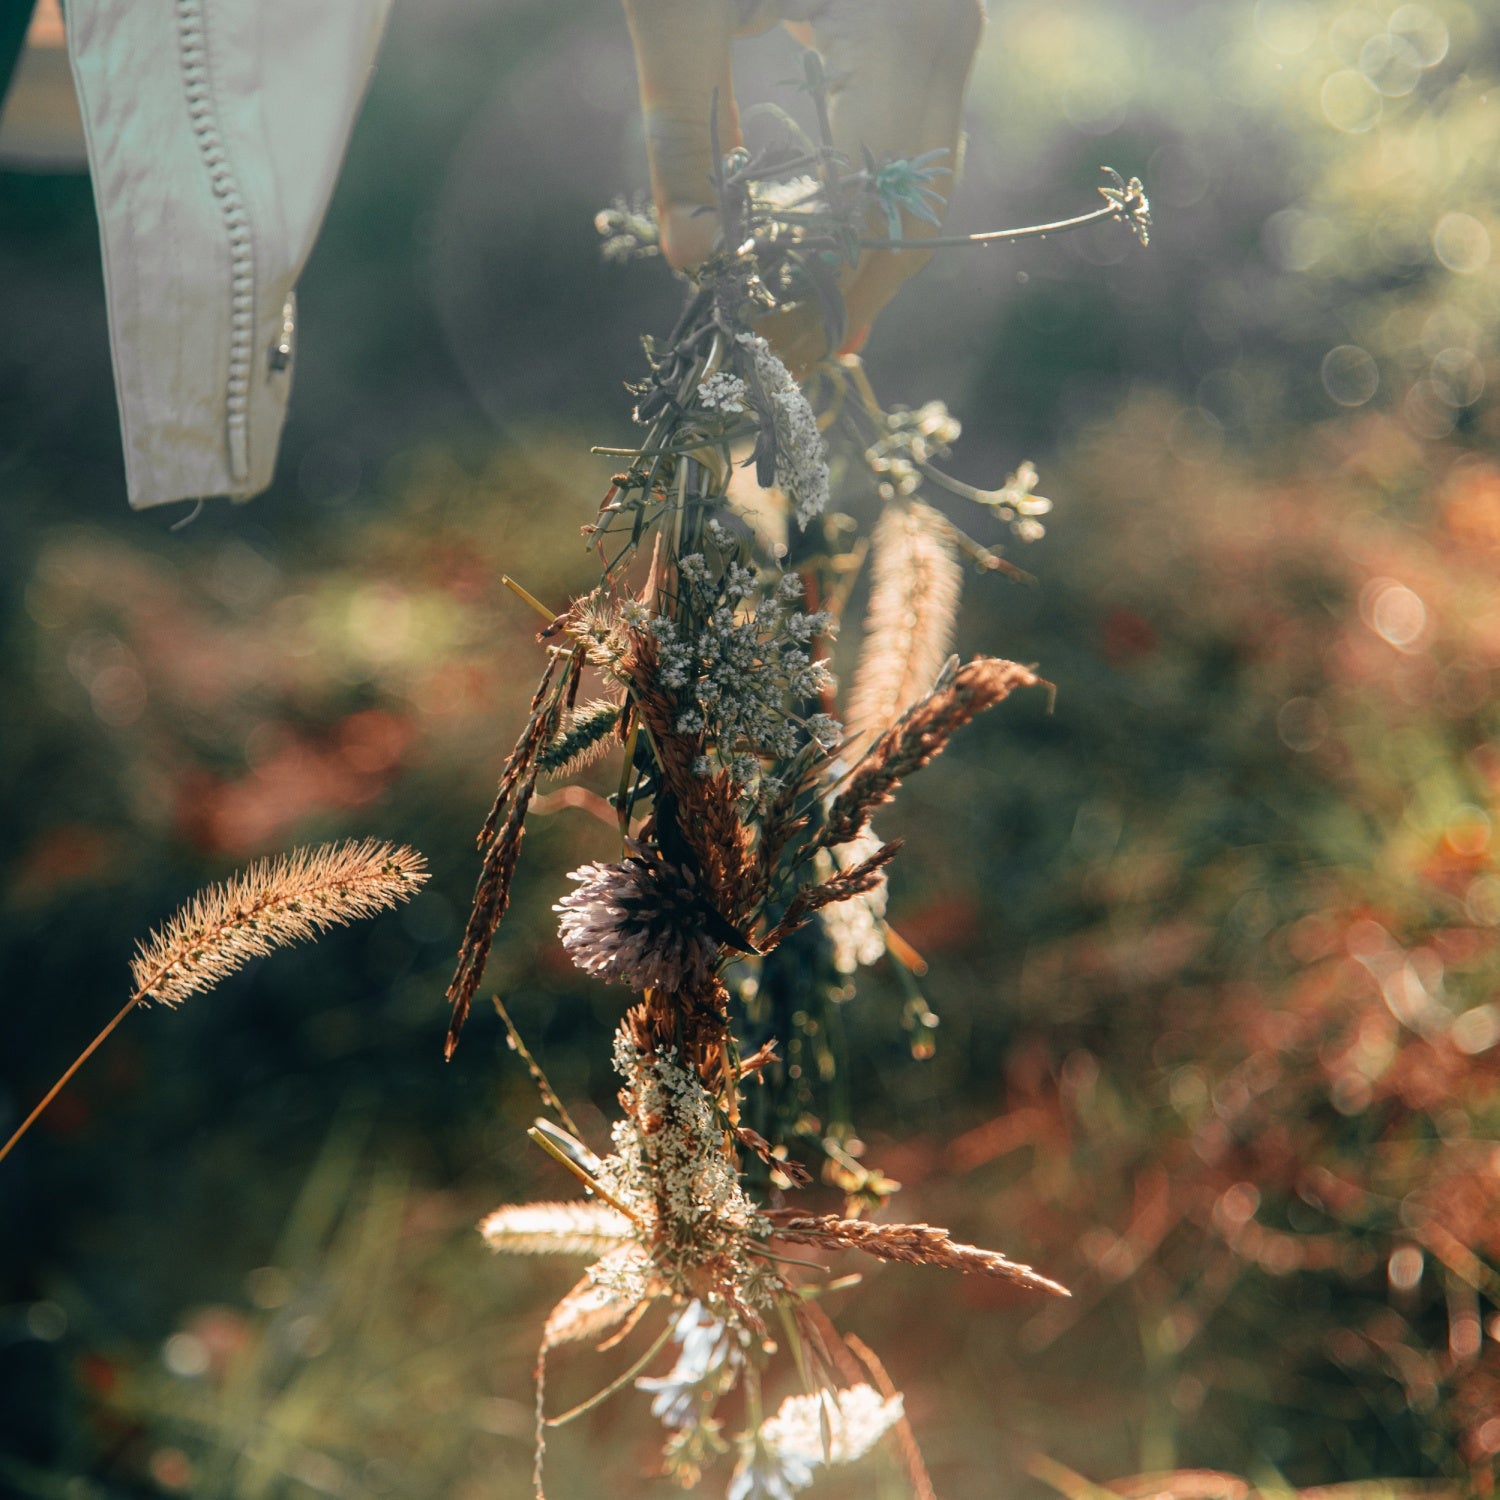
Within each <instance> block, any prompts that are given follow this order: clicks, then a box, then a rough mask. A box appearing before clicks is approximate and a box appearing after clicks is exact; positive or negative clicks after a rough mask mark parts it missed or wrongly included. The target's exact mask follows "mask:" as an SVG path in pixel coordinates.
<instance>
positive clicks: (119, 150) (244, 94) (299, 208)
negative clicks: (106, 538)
mask: <svg viewBox="0 0 1500 1500" xmlns="http://www.w3.org/2000/svg"><path fill="white" fill-rule="evenodd" d="M389 8H390V0H69V3H68V5H67V10H66V16H67V22H66V24H67V38H68V53H69V56H70V58H71V60H72V67H73V78H74V82H75V85H76V87H77V90H78V99H79V104H80V107H81V110H82V114H83V122H84V131H85V135H86V137H87V141H88V155H89V168H90V171H91V173H92V174H93V183H94V200H95V203H96V205H97V208H98V214H99V233H100V239H101V241H102V243H103V250H104V284H105V293H106V297H107V300H108V305H109V338H110V350H111V353H112V355H113V358H114V371H115V389H116V392H117V393H118V396H119V402H120V427H121V432H122V435H123V437H124V443H125V475H126V484H127V488H128V492H129V497H130V503H131V505H133V506H136V507H142V506H148V505H161V504H165V503H166V502H168V501H172V500H182V499H196V498H199V497H202V496H208V495H230V496H233V497H235V498H238V499H248V498H249V497H250V496H251V495H254V494H258V493H259V492H260V491H261V490H263V489H265V488H266V486H267V485H268V484H270V482H271V476H272V473H273V471H274V469H275V466H276V450H277V447H278V445H279V443H280V439H281V426H282V421H283V419H284V417H285V414H286V403H287V397H288V394H289V392H290V386H291V358H292V336H293V327H294V322H295V301H294V296H293V293H294V288H295V286H296V282H297V277H298V276H299V275H300V274H301V271H302V267H303V265H304V264H305V263H306V260H307V257H308V254H309V252H310V251H311V249H312V246H313V241H314V240H315V239H316V237H317V233H318V229H319V227H320V226H321V224H322V221H323V215H324V213H325V212H326V210H327V207H328V199H329V197H330V195H331V194H332V192H333V184H334V181H335V179H336V178H337V176H338V171H339V167H340V164H341V163H342V161H343V156H344V150H345V147H346V145H347V144H348V139H349V132H350V129H351V128H352V126H353V124H354V118H355V116H356V115H357V114H358V112H359V106H360V102H361V100H362V98H363V95H364V91H365V87H366V84H367V82H368V80H369V77H370V73H371V71H372V69H373V66H374V59H375V52H376V49H377V47H378V46H379V43H380V36H381V32H382V30H383V29H384V26H385V20H386V14H387V12H388V10H389Z"/></svg>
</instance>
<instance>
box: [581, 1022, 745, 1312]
mask: <svg viewBox="0 0 1500 1500" xmlns="http://www.w3.org/2000/svg"><path fill="white" fill-rule="evenodd" d="M615 1067H616V1068H617V1069H618V1071H619V1072H620V1073H621V1075H622V1076H623V1077H624V1078H625V1080H626V1088H627V1093H628V1095H629V1106H628V1109H627V1114H626V1117H625V1118H624V1119H622V1120H618V1121H616V1122H615V1125H614V1128H613V1131H612V1132H611V1137H612V1140H613V1142H614V1147H615V1149H614V1152H613V1154H611V1155H610V1156H607V1157H606V1158H605V1159H604V1160H603V1162H601V1163H600V1168H599V1173H598V1177H599V1182H600V1185H601V1186H602V1187H604V1188H605V1190H606V1191H607V1192H608V1193H609V1194H610V1195H611V1196H612V1197H614V1198H615V1199H616V1200H617V1201H618V1202H619V1203H620V1204H621V1205H622V1206H623V1207H625V1208H626V1209H628V1210H629V1211H630V1213H631V1214H633V1215H634V1216H635V1218H636V1220H637V1222H638V1223H639V1224H640V1225H641V1226H642V1238H643V1240H644V1242H645V1243H647V1244H648V1245H649V1246H650V1255H651V1262H652V1267H653V1269H654V1271H655V1273H656V1274H657V1275H658V1276H661V1277H663V1278H665V1280H666V1281H667V1283H668V1285H669V1286H670V1287H671V1288H672V1290H674V1291H675V1292H677V1293H678V1294H679V1295H697V1293H696V1291H695V1290H694V1288H693V1287H692V1286H691V1281H692V1272H693V1271H694V1269H695V1268H696V1267H697V1266H700V1265H702V1264H704V1263H705V1262H707V1261H710V1260H712V1261H713V1262H714V1264H715V1265H716V1267H717V1268H718V1270H719V1272H720V1273H723V1272H724V1271H725V1270H726V1269H728V1268H731V1267H732V1268H733V1272H734V1275H733V1280H734V1283H735V1286H736V1289H737V1291H738V1292H739V1293H740V1294H741V1297H742V1300H743V1301H745V1302H759V1301H763V1300H764V1296H765V1295H766V1294H767V1293H769V1291H770V1290H771V1288H769V1287H764V1289H763V1290H758V1288H762V1287H763V1284H764V1276H763V1275H762V1272H761V1268H760V1267H758V1266H754V1265H752V1264H751V1257H750V1255H749V1252H748V1249H747V1248H746V1247H747V1243H748V1240H749V1239H750V1237H751V1236H752V1235H763V1234H765V1233H767V1232H768V1231H769V1226H768V1225H767V1224H766V1222H765V1220H764V1219H762V1218H761V1216H760V1215H759V1214H758V1213H757V1212H756V1208H755V1204H754V1203H753V1202H752V1201H751V1200H750V1198H749V1197H748V1196H747V1195H746V1193H745V1191H744V1189H743V1188H742V1187H741V1186H740V1180H739V1175H738V1173H736V1171H735V1170H734V1167H733V1165H732V1164H731V1162H730V1160H729V1158H728V1157H727V1156H726V1155H725V1153H724V1150H723V1139H724V1128H723V1123H722V1121H721V1120H720V1118H719V1117H718V1115H717V1113H716V1111H715V1108H714V1101H713V1097H712V1096H711V1095H710V1094H709V1092H708V1090H707V1089H706V1088H705V1087H704V1085H703V1082H702V1080H701V1079H699V1078H698V1076H697V1075H696V1074H695V1073H694V1072H693V1071H692V1069H690V1068H687V1067H684V1066H683V1065H682V1063H680V1062H679V1061H678V1060H677V1058H676V1055H675V1054H673V1053H662V1052H658V1053H655V1054H653V1055H651V1056H644V1055H642V1054H641V1053H640V1052H639V1051H637V1050H636V1047H635V1045H634V1043H633V1042H632V1041H631V1040H630V1038H629V1036H628V1035H627V1034H626V1033H625V1031H624V1030H623V1029H622V1030H621V1031H619V1032H618V1033H617V1034H616V1036H615ZM648 1121H649V1122H651V1128H649V1129H648V1128H647V1126H646V1124H645V1122H648ZM596 1269H597V1268H596Z"/></svg>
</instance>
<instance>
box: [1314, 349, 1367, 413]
mask: <svg viewBox="0 0 1500 1500" xmlns="http://www.w3.org/2000/svg"><path fill="white" fill-rule="evenodd" d="M1322 376H1323V389H1324V390H1325V391H1327V392H1328V395H1329V397H1330V398H1331V399H1332V400H1334V401H1337V402H1338V404H1339V405H1340V406H1363V405H1364V404H1365V402H1366V401H1368V400H1369V399H1370V397H1371V396H1373V395H1374V394H1375V392H1376V391H1378V390H1379V389H1380V371H1379V369H1377V368H1376V365H1375V361H1374V360H1373V359H1372V358H1371V357H1370V355H1369V352H1368V351H1367V350H1364V349H1361V348H1360V347H1359V345H1358V344H1339V345H1338V346H1337V347H1336V348H1333V349H1330V350H1329V351H1328V353H1327V354H1325V355H1324V356H1323V368H1322Z"/></svg>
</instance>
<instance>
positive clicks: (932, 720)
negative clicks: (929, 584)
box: [818, 656, 1042, 848]
mask: <svg viewBox="0 0 1500 1500" xmlns="http://www.w3.org/2000/svg"><path fill="white" fill-rule="evenodd" d="M1039 685H1042V679H1041V678H1040V677H1038V676H1037V675H1036V673H1035V672H1033V671H1032V670H1031V669H1030V668H1029V667H1023V666H1022V665H1021V664H1020V663H1019V662H1013V661H1001V660H999V659H998V658H996V657H992V656H976V657H975V658H974V660H973V661H971V662H967V663H965V664H964V665H963V666H962V667H960V668H959V669H958V671H957V673H956V674H955V675H954V677H953V680H952V681H951V682H949V683H947V684H946V685H945V686H943V687H941V688H939V689H938V690H937V691H936V692H932V693H929V694H928V695H927V696H926V697H925V698H924V699H922V701H921V702H920V703H918V704H917V705H916V706H915V707H914V708H912V709H910V710H908V711H907V712H906V713H905V714H903V715H902V717H901V718H900V719H898V720H897V722H896V723H894V724H893V725H891V727H890V728H889V729H888V730H886V732H885V733H884V734H883V735H881V736H880V738H879V739H878V740H876V741H875V743H874V744H873V745H872V746H871V747H870V750H869V752H868V754H866V756H865V758H864V759H863V760H862V761H861V762H860V763H859V765H858V766H857V767H856V768H855V770H854V774H853V775H852V776H851V777H850V778H849V782H848V785H846V786H845V788H844V790H843V791H842V792H840V793H839V795H838V796H837V797H836V798H835V799H834V802H833V805H832V807H830V808H829V810H828V820H827V823H826V824H825V826H824V829H823V833H822V836H821V838H820V839H819V841H818V842H819V844H820V846H821V847H823V848H831V847H832V846H834V845H836V844H847V843H848V842H849V841H850V840H851V839H853V838H854V837H855V836H856V835H857V834H858V833H859V831H860V830H861V829H862V828H863V827H864V826H865V824H866V823H868V822H869V820H870V814H871V813H873V812H874V811H875V809H876V808H877V807H880V806H881V805H882V804H883V803H886V802H889V801H890V800H891V798H892V796H893V795H894V793H895V790H896V788H897V787H898V786H899V785H900V784H901V782H902V780H903V779H904V778H905V777H907V776H910V775H911V773H912V772H913V771H918V770H920V769H921V768H922V767H923V766H925V765H926V764H927V763H928V762H929V761H932V760H935V759H936V758H937V757H938V756H939V755H941V754H942V753H943V750H944V749H945V748H946V747H947V744H948V741H949V740H950V739H952V738H953V736H954V734H956V733H957V732H958V730H960V729H962V728H963V726H964V725H965V724H967V723H968V722H969V721H970V720H971V719H973V718H976V717H977V716H978V715H979V714H981V713H983V712H984V710H985V709H987V708H993V707H994V706H995V704H997V703H1001V702H1003V701H1004V700H1005V699H1006V698H1008V697H1009V696H1010V695H1011V693H1013V692H1014V691H1015V690H1016V689H1017V688H1021V687H1037V686H1039Z"/></svg>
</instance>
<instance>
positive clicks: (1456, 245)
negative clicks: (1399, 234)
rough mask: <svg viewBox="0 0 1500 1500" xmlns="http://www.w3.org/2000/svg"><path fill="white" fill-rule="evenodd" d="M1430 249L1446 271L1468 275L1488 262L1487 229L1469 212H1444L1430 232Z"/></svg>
mask: <svg viewBox="0 0 1500 1500" xmlns="http://www.w3.org/2000/svg"><path fill="white" fill-rule="evenodd" d="M1432 251H1433V254H1434V255H1436V256H1437V258H1438V259H1439V260H1440V261H1442V263H1443V264H1444V265H1445V266H1447V268H1448V269H1449V270H1450V271H1457V272H1458V273H1459V274H1460V275H1469V274H1471V273H1472V272H1474V271H1480V270H1483V269H1484V267H1485V266H1487V265H1488V264H1489V261H1490V232H1489V230H1488V229H1486V228H1485V227H1484V225H1483V224H1481V223H1480V222H1479V220H1478V219H1476V218H1475V217H1474V216H1473V214H1464V213H1448V214H1444V215H1443V217H1442V218H1441V219H1439V220H1438V221H1437V226H1436V227H1435V228H1434V229H1433V231H1432Z"/></svg>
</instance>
